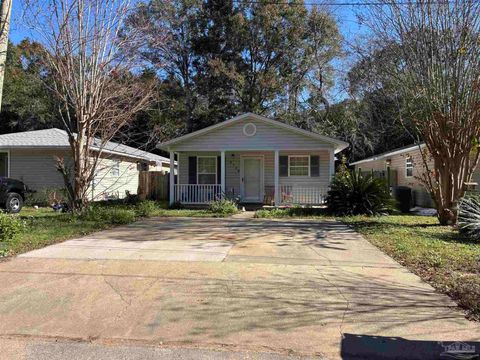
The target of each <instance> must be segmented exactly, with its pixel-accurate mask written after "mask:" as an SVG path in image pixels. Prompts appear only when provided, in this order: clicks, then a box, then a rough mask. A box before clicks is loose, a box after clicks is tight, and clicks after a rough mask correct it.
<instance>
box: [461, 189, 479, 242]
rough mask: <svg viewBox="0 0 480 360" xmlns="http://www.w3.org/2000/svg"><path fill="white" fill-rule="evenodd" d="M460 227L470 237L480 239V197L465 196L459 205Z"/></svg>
mask: <svg viewBox="0 0 480 360" xmlns="http://www.w3.org/2000/svg"><path fill="white" fill-rule="evenodd" d="M458 228H459V230H460V232H461V233H464V234H466V235H467V236H468V237H469V238H471V239H474V240H480V198H479V197H478V196H469V197H464V198H463V199H462V200H461V201H460V204H459V206H458Z"/></svg>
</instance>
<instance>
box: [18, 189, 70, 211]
mask: <svg viewBox="0 0 480 360" xmlns="http://www.w3.org/2000/svg"><path fill="white" fill-rule="evenodd" d="M63 202H68V196H67V190H66V189H64V188H46V189H41V190H38V191H35V192H29V193H27V194H26V197H25V205H26V206H33V205H38V206H45V207H46V206H50V205H52V204H59V203H63Z"/></svg>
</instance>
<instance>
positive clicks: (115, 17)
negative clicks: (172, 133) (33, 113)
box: [25, 0, 152, 211]
mask: <svg viewBox="0 0 480 360" xmlns="http://www.w3.org/2000/svg"><path fill="white" fill-rule="evenodd" d="M130 10H131V2H130V1H129V0H36V1H30V2H28V3H27V6H26V11H25V18H26V23H28V24H30V25H31V27H32V30H33V31H35V32H36V33H37V34H38V36H39V38H40V39H41V41H42V43H43V45H44V48H45V59H46V65H47V67H48V69H49V71H50V72H51V84H49V87H50V89H51V90H52V93H53V95H54V96H55V98H56V100H57V103H58V112H59V114H60V116H61V119H62V121H63V127H64V129H65V130H66V131H67V134H68V138H69V143H70V148H71V161H66V160H65V159H58V161H57V169H58V170H59V171H60V172H61V173H62V174H63V177H64V180H65V186H66V188H67V191H68V194H69V196H70V199H71V203H72V207H73V209H74V210H75V211H81V210H82V209H84V208H85V206H86V205H87V202H88V191H89V188H90V185H91V182H92V180H93V179H94V177H95V174H96V170H97V166H99V163H101V160H102V158H103V157H104V148H105V146H106V145H107V144H109V141H110V140H111V139H112V138H113V137H115V136H116V135H117V134H118V133H119V132H120V131H122V129H123V128H125V127H127V126H128V125H129V124H130V123H131V122H132V121H133V118H134V115H135V114H136V113H137V112H138V111H141V110H143V109H144V108H145V107H146V106H148V104H149V101H150V99H151V94H152V91H151V90H152V89H151V85H150V81H149V80H148V79H146V78H141V77H140V76H139V75H138V74H136V70H138V65H139V59H138V58H137V51H136V49H138V48H139V46H140V45H141V39H140V37H139V36H138V34H137V33H136V32H134V31H130V32H129V33H124V32H123V29H124V25H125V21H126V20H127V18H128V16H129V11H130ZM109 150H111V149H109ZM70 162H71V164H70Z"/></svg>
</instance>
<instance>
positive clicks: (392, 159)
mask: <svg viewBox="0 0 480 360" xmlns="http://www.w3.org/2000/svg"><path fill="white" fill-rule="evenodd" d="M425 151H426V146H425V143H418V144H412V145H408V146H405V147H402V148H398V149H394V150H391V151H388V152H385V153H382V154H379V155H375V156H371V157H369V158H366V159H363V160H359V161H355V162H353V163H351V164H350V165H352V166H354V167H355V169H356V170H359V171H362V172H366V171H368V172H370V171H373V172H374V173H377V174H379V175H380V176H384V175H385V174H386V173H387V172H389V174H390V177H391V179H390V184H391V185H392V186H393V187H396V186H407V187H410V188H411V189H412V193H413V203H414V204H413V205H414V206H423V207H434V203H433V200H432V198H431V197H430V194H429V193H428V192H427V191H426V190H425V188H424V186H423V184H422V183H421V181H420V180H419V177H421V175H422V173H423V172H424V171H425V165H424V161H423V158H422V152H425ZM426 156H427V164H428V166H429V168H432V167H433V160H432V159H431V158H430V157H429V155H428V153H426ZM479 181H480V169H477V170H476V171H475V172H474V174H473V179H472V182H473V184H475V183H477V184H478V182H479ZM477 190H478V188H477Z"/></svg>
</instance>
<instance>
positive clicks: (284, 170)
mask: <svg viewBox="0 0 480 360" xmlns="http://www.w3.org/2000/svg"><path fill="white" fill-rule="evenodd" d="M279 160H280V169H279V170H280V176H288V156H280V157H279Z"/></svg>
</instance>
